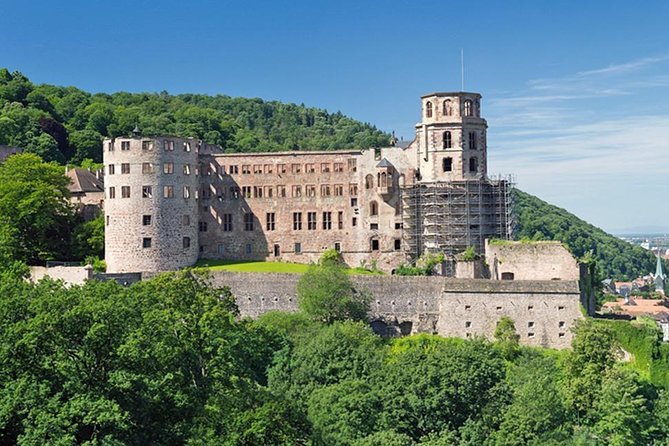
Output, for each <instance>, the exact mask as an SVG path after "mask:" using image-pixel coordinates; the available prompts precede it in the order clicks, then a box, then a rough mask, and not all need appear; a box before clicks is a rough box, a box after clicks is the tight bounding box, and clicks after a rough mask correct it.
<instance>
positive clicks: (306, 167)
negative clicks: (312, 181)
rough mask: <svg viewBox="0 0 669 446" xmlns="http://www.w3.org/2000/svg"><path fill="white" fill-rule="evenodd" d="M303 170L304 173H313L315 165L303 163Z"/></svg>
mask: <svg viewBox="0 0 669 446" xmlns="http://www.w3.org/2000/svg"><path fill="white" fill-rule="evenodd" d="M304 171H305V172H306V173H314V172H316V165H315V164H313V163H309V164H305V165H304Z"/></svg>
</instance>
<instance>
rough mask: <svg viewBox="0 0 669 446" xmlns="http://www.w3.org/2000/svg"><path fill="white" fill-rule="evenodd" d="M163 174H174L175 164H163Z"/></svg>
mask: <svg viewBox="0 0 669 446" xmlns="http://www.w3.org/2000/svg"><path fill="white" fill-rule="evenodd" d="M163 173H165V174H168V175H169V174H171V173H174V163H164V164H163Z"/></svg>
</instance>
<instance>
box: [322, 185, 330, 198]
mask: <svg viewBox="0 0 669 446" xmlns="http://www.w3.org/2000/svg"><path fill="white" fill-rule="evenodd" d="M321 196H322V197H329V196H330V185H329V184H321Z"/></svg>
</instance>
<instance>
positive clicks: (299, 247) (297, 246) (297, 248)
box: [295, 243, 302, 254]
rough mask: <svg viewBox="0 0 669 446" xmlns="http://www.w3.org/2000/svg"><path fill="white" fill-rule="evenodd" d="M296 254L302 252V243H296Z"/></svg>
mask: <svg viewBox="0 0 669 446" xmlns="http://www.w3.org/2000/svg"><path fill="white" fill-rule="evenodd" d="M295 254H302V243H295Z"/></svg>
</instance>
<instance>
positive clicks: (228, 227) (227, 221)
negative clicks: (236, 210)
mask: <svg viewBox="0 0 669 446" xmlns="http://www.w3.org/2000/svg"><path fill="white" fill-rule="evenodd" d="M231 231H232V214H223V232H231Z"/></svg>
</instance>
